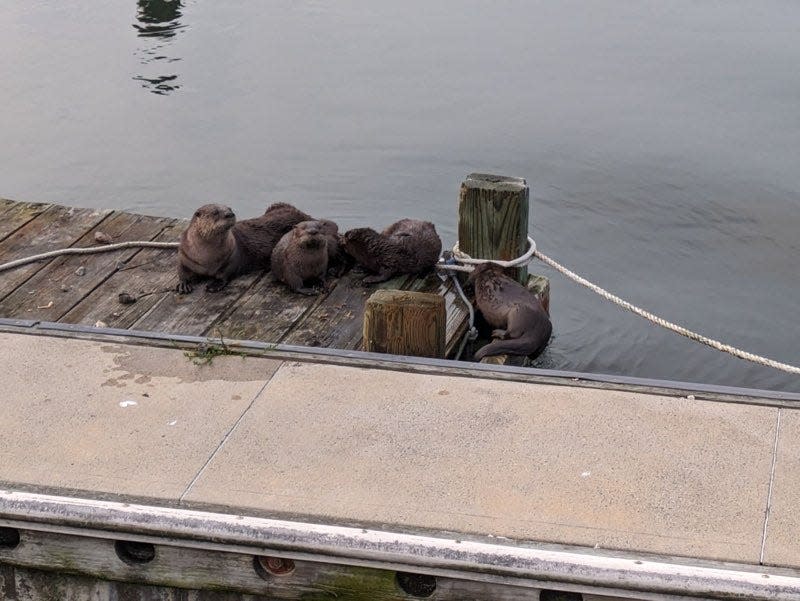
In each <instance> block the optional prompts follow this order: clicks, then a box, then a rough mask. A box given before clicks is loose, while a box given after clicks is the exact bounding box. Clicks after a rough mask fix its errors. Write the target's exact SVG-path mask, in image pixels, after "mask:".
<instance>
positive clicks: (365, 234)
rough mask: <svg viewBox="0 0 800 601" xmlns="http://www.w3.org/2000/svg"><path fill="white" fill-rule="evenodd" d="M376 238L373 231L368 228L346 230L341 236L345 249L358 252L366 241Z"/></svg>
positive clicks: (376, 235)
mask: <svg viewBox="0 0 800 601" xmlns="http://www.w3.org/2000/svg"><path fill="white" fill-rule="evenodd" d="M376 237H378V234H377V233H376V232H375V230H373V229H371V228H368V227H357V228H356V229H354V230H348V231H346V232H345V234H344V236H342V240H343V242H344V246H345V249H348V248H349V249H353V250H358V249H361V248H363V247H364V246H365V245H366V243H367V241H368V240H371V239H374V238H376Z"/></svg>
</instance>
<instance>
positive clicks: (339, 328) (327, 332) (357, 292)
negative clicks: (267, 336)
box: [281, 272, 409, 349]
mask: <svg viewBox="0 0 800 601" xmlns="http://www.w3.org/2000/svg"><path fill="white" fill-rule="evenodd" d="M363 278H364V275H363V274H356V273H353V272H350V273H348V274H346V275H344V276H343V277H342V278H340V279H339V281H338V282H337V284H336V287H335V288H333V290H331V291H330V293H329V294H328V295H327V297H325V298H324V299H322V300H321V302H320V303H319V304H317V305H316V306H315V307H314V308H313V309H312V310H311V311H309V312H308V314H306V315H305V316H304V317H303V319H301V320H299V321H298V323H297V324H295V326H294V327H293V328H292V330H291V331H290V332H289V333H288V334H287V335H286V337H285V338H284V339H283V340H281V342H284V343H286V344H299V345H303V346H323V347H328V348H341V349H361V338H362V334H363V321H364V307H365V306H366V303H367V298H369V296H370V295H371V294H372V293H373V292H375V291H376V290H392V289H400V288H403V287H404V286H406V285H407V283H408V281H409V276H406V275H401V276H397V277H395V278H392V279H390V280H387V281H386V282H381V283H380V284H377V285H369V286H367V285H364V284H363V282H362V280H363Z"/></svg>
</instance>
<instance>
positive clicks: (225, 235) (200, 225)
mask: <svg viewBox="0 0 800 601" xmlns="http://www.w3.org/2000/svg"><path fill="white" fill-rule="evenodd" d="M307 219H311V217H309V216H308V215H306V214H305V213H303V212H302V211H300V210H298V209H296V208H295V207H293V206H292V205H290V204H287V203H284V202H279V203H275V204H273V205H271V206H270V207H269V208H267V210H266V211H265V212H264V214H263V215H261V216H260V217H255V218H254V219H245V220H243V221H239V222H237V221H236V215H235V214H234V213H233V211H232V210H231V209H230V208H228V207H226V206H223V205H216V204H210V205H204V206H202V207H200V208H199V209H197V211H195V213H194V216H193V217H192V220H191V221H190V222H189V227H188V228H187V229H186V231H184V232H183V234H182V235H181V243H180V248H179V249H178V280H179V281H178V286H177V288H176V290H177V291H178V292H179V293H181V294H187V293H189V292H191V291H192V282H193V281H195V280H197V279H199V278H202V277H209V278H212V281H211V282H209V283H208V285H207V286H206V290H208V291H209V292H217V291H219V290H222V289H223V288H224V287H225V286H226V285H227V283H228V281H229V280H230V279H231V278H234V277H236V276H237V275H241V274H243V273H247V272H249V271H256V270H259V269H265V268H268V267H269V262H270V255H271V254H272V249H273V248H275V244H277V242H278V240H280V238H281V236H283V235H284V234H285V233H286V232H287V231H289V230H290V229H291V228H292V227H293V226H294V225H295V224H297V223H300V222H301V221H305V220H307Z"/></svg>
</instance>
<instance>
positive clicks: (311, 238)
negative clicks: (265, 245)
mask: <svg viewBox="0 0 800 601" xmlns="http://www.w3.org/2000/svg"><path fill="white" fill-rule="evenodd" d="M332 237H334V238H335V237H338V228H337V227H336V224H335V223H333V222H332V221H328V220H327V219H322V220H319V221H302V222H300V223H298V224H297V225H295V226H294V227H293V228H292V229H291V230H290V231H289V232H287V233H286V234H284V235H283V237H282V238H281V239H280V241H279V242H278V243H277V244H276V245H275V250H273V251H272V261H271V264H272V275H273V276H274V277H275V279H276V280H280V281H281V282H284V283H285V284H287V285H288V286H289V288H291V289H292V290H293V291H295V292H300V293H301V294H308V295H315V294H319V289H314V288H308V287H306V286H305V284H306V283H307V282H311V281H315V280H316V281H317V282H320V283H321V284H322V288H323V289H324V287H325V275H326V273H327V270H328V256H329V249H328V241H329V238H332ZM331 244H335V242H331Z"/></svg>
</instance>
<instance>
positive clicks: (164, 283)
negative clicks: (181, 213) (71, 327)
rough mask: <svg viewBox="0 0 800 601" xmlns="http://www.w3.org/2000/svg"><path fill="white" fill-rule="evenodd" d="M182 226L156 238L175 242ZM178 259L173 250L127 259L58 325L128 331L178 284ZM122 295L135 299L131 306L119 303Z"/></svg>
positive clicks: (168, 228) (150, 251) (147, 252)
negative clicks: (97, 324) (99, 323)
mask: <svg viewBox="0 0 800 601" xmlns="http://www.w3.org/2000/svg"><path fill="white" fill-rule="evenodd" d="M184 227H185V222H182V221H178V222H176V221H172V222H170V223H169V224H168V225H167V226H166V227H165V228H164V229H163V231H162V232H161V233H160V234H159V235H158V236H156V238H155V239H156V240H158V241H160V242H176V241H177V240H178V239H179V238H180V235H181V231H182V230H183V228H184ZM177 261H178V257H177V253H176V251H174V250H170V249H167V250H159V249H147V250H142V251H140V252H138V253H136V255H135V256H134V257H133V258H131V259H130V260H129V261H128V263H127V264H126V265H125V267H123V268H121V269H118V270H117V271H116V272H115V273H114V274H113V275H112V276H111V277H109V278H108V279H107V280H105V281H104V282H103V283H102V284H101V285H99V286H98V287H97V288H95V289H94V290H92V292H91V293H89V294H88V295H86V296H85V297H84V299H83V300H82V301H81V302H80V303H79V304H78V305H76V306H75V307H74V308H73V309H71V310H70V311H69V312H68V313H67V314H66V315H64V316H63V317H62V318H61V320H60V321H62V322H66V323H80V324H85V325H94V324H95V323H96V322H98V321H100V322H103V323H105V324H106V326H107V327H109V328H130V327H132V326H133V325H134V324H135V323H136V322H137V321H138V320H139V319H141V317H142V316H143V315H144V314H146V313H147V312H148V311H149V310H150V309H152V308H153V306H155V305H156V303H157V302H158V301H159V300H161V299H162V298H163V297H164V296H166V295H168V294H173V292H172V291H173V290H174V288H175V285H176V284H177V282H178V277H177V269H176V265H177ZM122 292H125V293H127V294H130V295H132V296H135V297H137V298H138V300H137V301H136V302H135V303H134V304H132V305H123V304H120V302H119V294H120V293H122Z"/></svg>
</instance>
